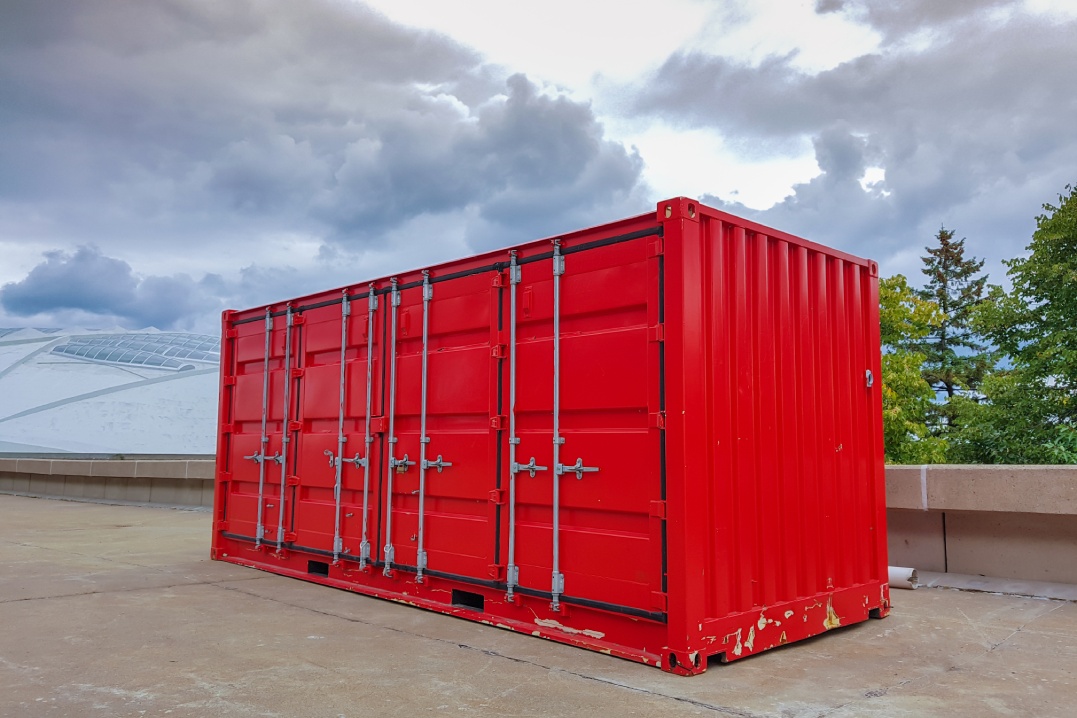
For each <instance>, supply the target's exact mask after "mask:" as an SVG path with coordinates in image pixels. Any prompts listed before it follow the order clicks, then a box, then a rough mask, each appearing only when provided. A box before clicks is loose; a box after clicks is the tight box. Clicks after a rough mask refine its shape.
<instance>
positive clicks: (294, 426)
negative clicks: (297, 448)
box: [288, 421, 303, 432]
mask: <svg viewBox="0 0 1077 718" xmlns="http://www.w3.org/2000/svg"><path fill="white" fill-rule="evenodd" d="M302 430H303V422H301V421H289V422H288V431H289V432H292V431H302Z"/></svg>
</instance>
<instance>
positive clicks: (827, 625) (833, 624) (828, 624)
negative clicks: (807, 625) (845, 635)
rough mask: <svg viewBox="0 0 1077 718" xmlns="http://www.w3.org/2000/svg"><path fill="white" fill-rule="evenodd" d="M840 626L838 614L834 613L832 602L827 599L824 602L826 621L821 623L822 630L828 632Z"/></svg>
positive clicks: (831, 599)
mask: <svg viewBox="0 0 1077 718" xmlns="http://www.w3.org/2000/svg"><path fill="white" fill-rule="evenodd" d="M840 625H841V618H840V617H839V616H838V614H836V613H834V600H833V598H828V599H827V600H826V620H824V621H823V629H824V630H827V631H829V630H830V629H832V628H837V627H838V626H840Z"/></svg>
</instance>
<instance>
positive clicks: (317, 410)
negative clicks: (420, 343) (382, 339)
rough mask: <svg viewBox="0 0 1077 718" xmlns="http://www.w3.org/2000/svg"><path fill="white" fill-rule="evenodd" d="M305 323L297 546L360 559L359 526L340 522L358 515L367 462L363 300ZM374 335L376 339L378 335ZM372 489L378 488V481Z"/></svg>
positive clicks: (309, 316)
mask: <svg viewBox="0 0 1077 718" xmlns="http://www.w3.org/2000/svg"><path fill="white" fill-rule="evenodd" d="M304 317H305V323H304V326H303V331H304V342H303V367H304V371H303V379H302V382H303V385H302V391H301V393H300V421H301V422H302V432H301V434H300V437H299V441H298V444H297V459H298V465H297V476H298V479H299V485H298V487H297V488H296V506H295V524H294V531H295V534H296V538H295V543H296V544H297V545H298V546H302V547H305V548H312V549H316V550H320V551H323V552H333V551H334V546H338V549H337V550H338V553H343V554H345V555H347V554H351V555H358V552H359V542H360V540H361V523H360V522H359V521H345V519H346V518H349V519H350V518H354V517H355V516H357V515H360V514H361V513H362V505H363V483H364V481H363V479H364V467H363V466H362V465H361V462H362V461H363V460H366V458H367V455H368V448H367V446H366V419H367V417H366V403H367V349H368V341H367V332H368V302H367V300H366V299H365V298H364V299H361V300H352V301H350V302H349V307H348V314H347V316H344V315H343V312H342V307H341V305H339V304H337V305H331V306H328V307H318V308H316V309H312V310H308V311H307V312H306V313H305V314H304ZM343 321H346V322H347V327H346V332H344V331H342V322H343ZM374 336H375V337H376V336H377V332H376V331H375V334H374ZM342 342H343V345H344V352H343V357H344V374H343V376H342V374H341V345H342ZM375 351H376V349H375ZM372 388H373V385H372ZM342 389H343V397H342ZM342 398H343V414H342V413H341V400H342ZM341 439H343V441H341ZM338 459H343V460H342V461H340V462H339V463H340V466H339V469H340V479H341V491H340V505H339V507H338V505H337V500H336V491H335V487H336V480H337V469H338V466H337V463H338ZM374 484H375V486H374V488H375V489H376V482H374ZM369 498H370V501H371V503H372V505H376V503H377V497H376V496H374V495H370V497H369ZM345 524H346V525H347V526H348V530H341V531H340V533H339V536H338V534H337V527H338V525H340V526H342V527H343V526H344V525H345ZM357 529H358V532H357ZM338 538H339V539H340V542H339V545H338V544H337V539H338Z"/></svg>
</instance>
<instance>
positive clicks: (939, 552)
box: [886, 465, 1077, 584]
mask: <svg viewBox="0 0 1077 718" xmlns="http://www.w3.org/2000/svg"><path fill="white" fill-rule="evenodd" d="M886 496H887V507H888V511H887V520H888V524H889V525H888V527H887V529H888V533H889V546H890V563H891V565H895V566H912V567H915V568H918V569H920V570H923V571H940V572H949V573H961V574H971V575H980V576H992V577H997V578H1009V579H1022V580H1029V581H1051V582H1054V583H1072V584H1077V466H976V465H970V466H957V465H937V466H936V465H933V466H888V467H887V469H886Z"/></svg>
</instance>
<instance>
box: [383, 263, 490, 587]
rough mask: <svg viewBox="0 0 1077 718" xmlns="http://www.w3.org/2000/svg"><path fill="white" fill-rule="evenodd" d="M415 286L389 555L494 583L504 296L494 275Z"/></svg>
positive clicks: (408, 565) (406, 301)
mask: <svg viewBox="0 0 1077 718" xmlns="http://www.w3.org/2000/svg"><path fill="white" fill-rule="evenodd" d="M414 284H415V283H409V285H410V286H408V287H407V288H405V289H402V290H399V291H398V292H397V293H396V296H397V297H398V299H397V302H398V306H397V307H396V314H395V320H394V317H393V316H392V315H390V317H389V321H390V322H394V321H395V326H396V333H395V337H396V338H395V343H393V344H391V345H390V346H389V348H388V351H389V352H390V356H392V355H393V354H395V357H396V362H395V363H396V366H395V392H394V390H393V386H394V379H393V378H392V377H393V374H394V369H393V368H392V367H390V377H391V378H390V400H389V401H390V409H388V410H387V411H389V412H391V414H389V417H390V421H391V424H390V426H391V430H390V442H391V443H390V444H389V452H391V454H392V455H391V457H389V460H391V461H392V467H391V470H392V476H391V503H390V505H389V507H388V513H387V515H386V521H385V526H386V535H385V547H384V549H383V553H384V555H383V558H385V559H386V563H387V567H389V566H391V567H395V568H403V569H405V570H409V571H415V572H416V573H417V574H418V575H419V577H420V578H421V577H422V576H424V575H426V574H433V575H438V574H440V575H450V576H465V577H471V578H483V579H489V578H491V574H490V571H491V567H492V565H493V564H495V563H496V561H495V559H494V552H495V546H496V530H495V528H494V524H495V519H496V505H495V503H493V502H492V501H491V492H492V491H493V490H494V489H495V488H496V481H497V472H498V453H497V434H496V432H495V431H494V429H493V427H492V424H491V416H492V415H494V414H495V413H496V406H497V393H496V390H497V371H496V366H497V361H498V360H497V359H496V358H495V357H494V356H493V355H494V352H493V347H492V344H493V341H492V340H493V338H495V337H496V329H494V327H495V321H496V311H497V304H496V301H497V290H496V289H495V288H494V287H493V282H492V281H491V274H490V273H489V272H486V273H481V274H475V275H471V276H464V277H459V278H454V279H451V280H447V281H437V278H436V277H435V278H431V277H429V276H425V275H424V279H423V281H422V282H421V283H419V286H414ZM392 296H393V295H390V296H389V297H387V298H389V299H391V297H392ZM390 336H393V333H392V325H391V327H390ZM391 341H392V340H391ZM394 345H395V352H394V349H393V346H394ZM393 439H395V442H393V441H392V440H393ZM387 466H388V462H387ZM390 561H391V564H390Z"/></svg>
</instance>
